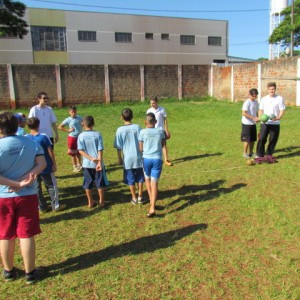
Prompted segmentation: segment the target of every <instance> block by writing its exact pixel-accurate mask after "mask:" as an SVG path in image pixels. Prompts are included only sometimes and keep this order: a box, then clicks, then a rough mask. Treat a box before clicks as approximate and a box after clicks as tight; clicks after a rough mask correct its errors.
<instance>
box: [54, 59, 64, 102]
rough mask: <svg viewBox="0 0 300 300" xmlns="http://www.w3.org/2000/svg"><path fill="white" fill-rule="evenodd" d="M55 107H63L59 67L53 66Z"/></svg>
mask: <svg viewBox="0 0 300 300" xmlns="http://www.w3.org/2000/svg"><path fill="white" fill-rule="evenodd" d="M55 77H56V94H57V106H58V107H60V108H61V107H63V101H62V85H61V74H60V65H55Z"/></svg>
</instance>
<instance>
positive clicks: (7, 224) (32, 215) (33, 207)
mask: <svg viewBox="0 0 300 300" xmlns="http://www.w3.org/2000/svg"><path fill="white" fill-rule="evenodd" d="M38 206H39V203H38V197H37V195H35V194H34V195H28V196H20V197H12V198H0V240H11V239H14V238H16V237H19V238H23V239H25V238H30V237H32V236H34V235H37V234H39V233H41V229H40V218H39V208H38Z"/></svg>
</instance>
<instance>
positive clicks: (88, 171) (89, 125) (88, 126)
mask: <svg viewBox="0 0 300 300" xmlns="http://www.w3.org/2000/svg"><path fill="white" fill-rule="evenodd" d="M94 126H95V121H94V118H93V117H92V116H86V117H84V118H83V128H84V131H83V132H82V133H80V134H79V136H78V151H79V153H80V154H81V156H82V157H83V159H82V167H83V188H84V189H85V193H86V196H87V199H88V207H89V208H93V207H95V206H96V205H97V202H96V201H94V199H93V195H92V188H93V183H94V182H95V185H96V187H97V190H98V195H99V205H100V207H104V206H105V201H104V188H105V186H107V185H108V181H107V178H106V173H105V169H104V163H103V150H104V146H103V139H102V135H101V133H100V132H97V131H94V130H93V128H94Z"/></svg>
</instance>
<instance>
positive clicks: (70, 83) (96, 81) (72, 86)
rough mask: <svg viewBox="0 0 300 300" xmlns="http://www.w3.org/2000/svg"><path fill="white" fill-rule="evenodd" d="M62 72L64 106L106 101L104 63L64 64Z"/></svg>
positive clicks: (61, 68)
mask: <svg viewBox="0 0 300 300" xmlns="http://www.w3.org/2000/svg"><path fill="white" fill-rule="evenodd" d="M60 72H61V82H62V98H63V105H64V106H69V105H71V104H80V103H85V104H89V103H103V102H105V79H104V66H103V65H63V66H61V67H60Z"/></svg>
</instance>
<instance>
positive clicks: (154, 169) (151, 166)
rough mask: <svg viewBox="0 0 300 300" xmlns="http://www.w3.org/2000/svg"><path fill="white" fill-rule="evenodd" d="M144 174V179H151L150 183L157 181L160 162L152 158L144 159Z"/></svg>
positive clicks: (160, 169) (160, 166) (160, 167)
mask: <svg viewBox="0 0 300 300" xmlns="http://www.w3.org/2000/svg"><path fill="white" fill-rule="evenodd" d="M143 165H144V173H145V178H146V179H151V180H152V181H158V179H159V177H160V174H161V171H162V160H161V159H153V158H144V159H143Z"/></svg>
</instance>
